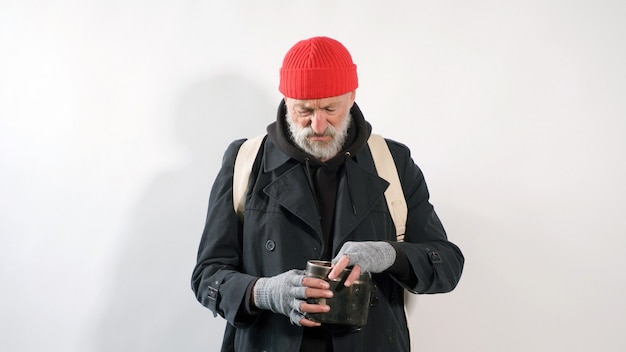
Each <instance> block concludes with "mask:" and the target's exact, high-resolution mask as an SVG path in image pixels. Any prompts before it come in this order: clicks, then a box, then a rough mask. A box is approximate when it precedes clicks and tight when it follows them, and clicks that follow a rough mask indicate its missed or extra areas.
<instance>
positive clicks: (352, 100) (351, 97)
mask: <svg viewBox="0 0 626 352" xmlns="http://www.w3.org/2000/svg"><path fill="white" fill-rule="evenodd" d="M349 94H350V108H352V105H354V100H355V99H356V90H353V91H352V92H350V93H349Z"/></svg>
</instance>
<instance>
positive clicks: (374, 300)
mask: <svg viewBox="0 0 626 352" xmlns="http://www.w3.org/2000/svg"><path fill="white" fill-rule="evenodd" d="M377 305H378V297H376V296H372V298H370V307H376V306H377Z"/></svg>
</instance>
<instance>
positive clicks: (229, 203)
mask: <svg viewBox="0 0 626 352" xmlns="http://www.w3.org/2000/svg"><path fill="white" fill-rule="evenodd" d="M242 143H243V140H238V141H235V142H233V143H232V144H231V145H230V146H229V147H228V149H227V150H226V152H225V154H224V158H223V162H222V168H221V170H220V171H219V174H218V176H217V178H216V181H215V183H214V185H213V188H212V191H211V195H210V201H209V209H208V215H207V219H206V227H205V230H204V233H203V235H202V240H201V243H200V247H199V251H198V259H197V264H196V267H195V268H194V271H193V276H192V288H193V290H194V292H195V294H196V296H197V299H198V300H199V301H200V302H201V303H202V304H203V305H204V306H206V307H207V308H209V309H210V310H211V311H213V312H214V315H217V314H219V315H220V316H222V317H223V318H225V319H226V320H227V321H228V324H227V328H226V333H225V336H224V344H223V347H222V350H223V351H298V350H299V346H300V341H301V337H302V331H303V329H304V328H303V327H300V326H296V325H292V324H291V323H290V321H289V318H288V317H286V316H283V315H280V314H275V313H272V312H270V311H262V312H261V313H258V314H250V313H247V310H246V309H245V304H246V302H245V300H246V299H247V297H246V290H247V288H248V286H249V285H250V284H251V283H252V282H253V281H254V280H255V279H256V278H257V277H268V276H274V275H277V274H280V273H283V272H285V271H287V270H289V269H294V268H297V269H304V268H305V265H306V262H307V261H308V260H311V259H319V258H320V256H321V255H322V253H323V252H324V248H323V242H322V230H321V227H320V222H319V220H318V218H317V215H316V214H317V212H316V205H315V201H314V198H313V195H312V193H311V190H310V188H309V186H308V183H307V177H306V173H305V171H306V170H305V167H306V166H305V165H304V164H303V163H300V162H298V161H296V160H294V159H292V158H290V157H288V156H287V155H286V154H284V153H283V152H281V151H280V150H279V149H278V148H277V147H276V146H275V145H274V144H272V142H271V141H266V142H265V143H264V146H263V147H262V153H259V156H258V157H257V160H256V161H255V166H254V168H253V171H252V174H251V177H250V183H249V187H248V190H249V191H248V194H247V198H246V203H245V204H246V206H245V216H244V218H245V221H244V222H243V223H242V222H241V221H240V220H239V219H238V217H237V215H236V214H235V212H234V210H233V198H232V184H233V168H234V161H235V157H236V154H237V151H238V149H239V147H240V146H241V144H242ZM387 143H388V145H389V147H390V150H391V153H392V155H393V157H394V160H395V162H396V166H397V168H398V174H399V176H400V180H401V184H402V188H403V191H404V194H405V197H406V200H407V205H408V209H409V213H408V220H407V226H406V236H405V242H403V243H397V244H396V245H397V246H398V247H397V248H398V249H400V250H402V251H403V252H404V253H405V254H406V256H407V257H408V260H409V262H410V266H411V268H412V270H413V272H414V274H415V277H416V278H417V280H414V281H415V282H412V283H411V286H407V283H399V282H398V281H396V279H395V278H394V277H392V276H391V275H390V274H388V273H381V274H373V275H372V278H373V281H374V283H375V285H376V290H375V292H374V293H373V295H372V299H371V304H370V306H371V308H370V312H369V317H368V323H367V324H366V325H365V326H364V327H363V328H362V330H360V331H357V332H350V333H337V334H335V335H334V336H333V344H334V350H335V351H383V350H384V351H394V352H396V351H409V350H410V341H409V331H408V327H407V320H406V317H405V311H404V290H405V288H406V289H408V290H409V291H411V292H413V293H441V292H448V291H451V290H452V289H454V287H455V286H456V285H457V283H458V281H459V279H460V277H461V272H462V269H463V263H464V258H463V255H462V254H461V251H460V250H459V249H458V247H457V246H455V245H454V244H453V243H451V242H449V241H448V240H447V236H446V233H445V231H444V229H443V226H442V224H441V222H440V221H439V218H438V217H437V215H436V213H435V211H434V209H433V206H432V205H431V204H430V202H429V200H428V199H429V194H428V190H427V187H426V183H425V181H424V177H423V175H422V172H421V170H420V169H419V168H418V167H417V165H415V163H414V162H413V160H412V159H411V156H410V152H409V149H408V148H407V147H406V146H404V145H402V144H400V143H397V142H394V141H391V140H387ZM346 174H347V176H348V177H346ZM387 186H388V183H387V182H386V181H385V180H383V179H382V178H380V177H379V176H378V175H377V174H376V171H375V168H374V164H373V160H372V156H371V153H370V151H369V149H368V148H367V147H365V148H363V149H361V151H359V152H358V153H357V154H356V155H353V156H351V157H350V158H347V160H346V162H345V167H344V168H343V170H342V171H341V175H340V180H339V183H338V191H337V200H336V204H337V205H336V213H335V228H334V238H333V243H332V253H333V254H336V253H337V252H338V251H339V249H340V248H341V246H342V244H343V243H344V242H346V241H381V240H382V241H395V227H394V224H393V221H392V220H391V217H390V214H389V211H388V210H387V205H386V202H385V198H384V191H385V189H386V188H387ZM348 188H349V190H348Z"/></svg>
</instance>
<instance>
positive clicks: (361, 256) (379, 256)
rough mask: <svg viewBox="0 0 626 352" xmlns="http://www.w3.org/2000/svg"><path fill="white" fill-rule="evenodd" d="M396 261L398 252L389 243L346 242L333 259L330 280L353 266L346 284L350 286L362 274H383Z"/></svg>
mask: <svg viewBox="0 0 626 352" xmlns="http://www.w3.org/2000/svg"><path fill="white" fill-rule="evenodd" d="M395 261H396V250H395V249H394V248H393V247H392V246H391V245H390V244H389V243H388V242H384V241H369V242H346V243H344V244H343V246H342V247H341V249H340V250H339V253H337V256H335V258H334V259H333V261H332V263H333V269H332V270H331V271H330V273H329V274H328V278H329V279H331V280H334V279H336V278H337V277H338V276H339V273H341V271H342V270H343V269H345V268H346V267H348V266H349V265H353V266H354V267H353V268H352V271H351V272H350V275H348V278H347V279H346V281H345V283H344V285H345V286H350V285H352V284H353V283H354V281H356V280H357V279H358V278H359V276H360V275H361V272H365V271H367V272H370V273H382V272H383V271H385V270H387V269H388V268H389V267H390V266H392V265H393V263H394V262H395Z"/></svg>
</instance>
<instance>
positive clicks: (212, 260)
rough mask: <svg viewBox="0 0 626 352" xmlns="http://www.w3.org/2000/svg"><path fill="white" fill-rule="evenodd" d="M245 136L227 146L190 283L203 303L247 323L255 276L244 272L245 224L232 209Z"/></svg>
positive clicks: (250, 318) (242, 324) (230, 318)
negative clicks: (247, 303) (236, 168)
mask: <svg viewBox="0 0 626 352" xmlns="http://www.w3.org/2000/svg"><path fill="white" fill-rule="evenodd" d="M242 143H243V140H238V141H234V142H233V143H231V144H230V146H229V147H228V148H227V150H226V152H225V153H224V157H223V159H222V166H221V169H220V171H219V173H218V175H217V177H216V179H215V182H214V184H213V187H212V189H211V193H210V196H209V206H208V211H207V217H206V223H205V227H204V231H203V233H202V238H201V240H200V245H199V248H198V256H197V261H196V265H195V267H194V269H193V274H192V278H191V287H192V290H193V292H194V293H195V294H196V298H197V299H198V301H199V302H200V303H202V305H204V306H205V307H207V308H209V309H210V310H211V311H212V312H213V315H214V316H215V315H218V314H219V315H220V316H222V317H223V318H225V319H226V320H227V321H228V322H229V323H230V324H231V325H233V326H236V327H245V326H247V325H249V324H251V323H252V322H253V321H254V318H255V316H254V315H251V314H249V313H246V312H247V310H246V309H245V301H244V299H245V297H246V290H247V288H248V287H249V285H250V284H251V283H252V282H253V281H254V280H255V279H256V277H254V276H251V275H247V274H244V273H242V272H241V271H240V270H241V267H242V224H241V222H240V221H239V218H238V217H237V215H236V214H235V211H234V209H233V195H232V190H233V169H234V165H235V158H236V156H237V152H238V150H239V147H240V146H241V144H242Z"/></svg>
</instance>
